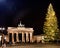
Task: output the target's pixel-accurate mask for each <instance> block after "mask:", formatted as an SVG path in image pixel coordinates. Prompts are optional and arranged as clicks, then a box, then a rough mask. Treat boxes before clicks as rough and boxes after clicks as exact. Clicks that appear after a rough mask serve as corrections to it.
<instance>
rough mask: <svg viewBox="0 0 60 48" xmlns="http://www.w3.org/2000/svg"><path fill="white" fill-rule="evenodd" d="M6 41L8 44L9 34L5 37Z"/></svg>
mask: <svg viewBox="0 0 60 48" xmlns="http://www.w3.org/2000/svg"><path fill="white" fill-rule="evenodd" d="M6 41H7V42H9V33H8V35H6Z"/></svg>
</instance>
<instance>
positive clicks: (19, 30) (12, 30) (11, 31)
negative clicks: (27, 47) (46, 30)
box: [6, 23, 34, 43]
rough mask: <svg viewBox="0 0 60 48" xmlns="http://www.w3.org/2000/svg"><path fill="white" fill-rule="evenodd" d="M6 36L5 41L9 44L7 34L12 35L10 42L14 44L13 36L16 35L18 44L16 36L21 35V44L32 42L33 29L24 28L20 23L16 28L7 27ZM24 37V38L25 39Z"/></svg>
mask: <svg viewBox="0 0 60 48" xmlns="http://www.w3.org/2000/svg"><path fill="white" fill-rule="evenodd" d="M7 31H8V35H7V36H6V41H7V42H9V34H12V42H13V43H15V41H14V34H16V42H19V37H20V36H18V34H22V37H20V38H22V42H25V41H26V42H29V40H30V42H32V41H33V38H32V37H33V31H34V30H33V28H25V27H24V25H22V24H21V23H20V24H19V25H18V27H8V29H7ZM25 35H26V38H25Z"/></svg>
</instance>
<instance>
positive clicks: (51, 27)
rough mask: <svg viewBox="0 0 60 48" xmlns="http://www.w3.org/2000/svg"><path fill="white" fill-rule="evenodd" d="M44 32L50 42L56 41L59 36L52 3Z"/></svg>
mask: <svg viewBox="0 0 60 48" xmlns="http://www.w3.org/2000/svg"><path fill="white" fill-rule="evenodd" d="M43 31H44V33H45V35H46V38H47V39H48V40H54V39H55V38H57V36H58V34H59V29H58V22H57V17H56V15H55V11H54V9H53V6H52V4H51V3H50V4H49V7H48V10H47V14H46V18H45V22H44V26H43Z"/></svg>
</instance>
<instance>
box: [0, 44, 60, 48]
mask: <svg viewBox="0 0 60 48" xmlns="http://www.w3.org/2000/svg"><path fill="white" fill-rule="evenodd" d="M0 48H1V47H0ZM7 48H60V44H19V45H11V46H10V45H8V46H7Z"/></svg>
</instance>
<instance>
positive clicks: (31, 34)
mask: <svg viewBox="0 0 60 48" xmlns="http://www.w3.org/2000/svg"><path fill="white" fill-rule="evenodd" d="M32 41H33V40H32V33H30V42H32Z"/></svg>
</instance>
